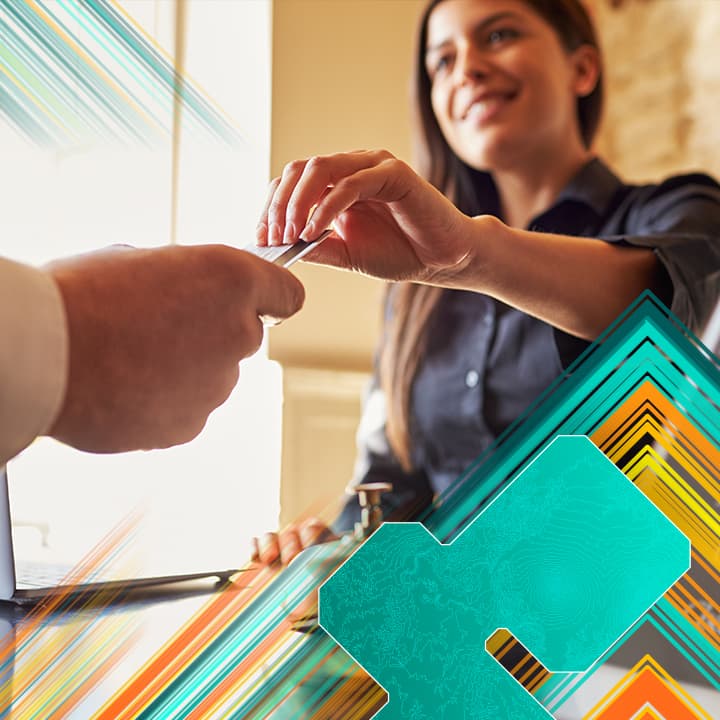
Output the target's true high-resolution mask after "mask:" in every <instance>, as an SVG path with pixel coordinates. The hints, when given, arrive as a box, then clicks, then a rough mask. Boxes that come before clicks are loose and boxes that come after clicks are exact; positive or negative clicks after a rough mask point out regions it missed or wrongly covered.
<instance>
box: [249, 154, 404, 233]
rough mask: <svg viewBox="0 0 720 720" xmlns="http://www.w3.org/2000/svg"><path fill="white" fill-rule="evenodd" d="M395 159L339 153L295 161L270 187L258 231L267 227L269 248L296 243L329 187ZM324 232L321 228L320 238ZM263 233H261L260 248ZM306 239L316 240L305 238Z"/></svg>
mask: <svg viewBox="0 0 720 720" xmlns="http://www.w3.org/2000/svg"><path fill="white" fill-rule="evenodd" d="M390 157H392V156H391V155H390V154H389V153H388V152H387V151H385V150H371V151H360V152H352V153H338V154H335V155H325V156H317V157H312V158H309V159H308V160H295V161H293V162H291V163H288V164H287V165H286V166H285V168H284V169H283V172H282V175H281V176H280V177H279V178H276V180H275V181H273V182H274V185H271V189H272V192H271V197H270V198H269V200H268V203H267V206H266V209H265V211H264V212H263V215H262V217H261V221H260V223H259V226H258V227H259V228H261V226H262V225H263V224H265V227H266V231H265V232H264V236H265V237H267V241H268V244H270V245H279V244H281V243H292V242H295V241H296V240H297V239H298V238H299V237H300V236H301V235H302V230H303V228H304V227H305V226H306V224H307V222H308V217H309V216H310V213H311V211H312V209H313V207H314V206H315V205H316V204H317V203H318V202H319V201H320V200H321V199H322V197H323V195H324V194H325V193H326V190H327V188H328V187H331V186H333V185H334V184H335V183H336V182H338V181H340V180H342V179H343V178H345V177H347V176H350V175H352V174H354V173H356V172H358V171H359V170H363V169H366V168H369V167H372V166H374V165H377V164H378V163H380V162H382V161H383V160H386V159H388V158H390ZM324 229H325V228H324V227H322V228H320V230H319V232H318V233H317V234H318V235H319V234H320V232H321V231H322V230H324ZM260 236H261V233H260V230H259V232H258V238H259V242H260V244H263V243H262V241H261V239H260ZM303 239H313V238H308V237H305V236H304V238H303Z"/></svg>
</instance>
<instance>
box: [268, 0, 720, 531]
mask: <svg viewBox="0 0 720 720" xmlns="http://www.w3.org/2000/svg"><path fill="white" fill-rule="evenodd" d="M602 80H603V66H602V59H601V55H600V50H599V47H598V43H597V40H596V36H595V30H594V28H593V26H592V23H591V21H590V18H589V16H588V15H587V13H586V11H585V9H584V6H583V5H582V4H581V3H580V2H579V0H433V2H430V3H429V4H428V6H427V8H426V10H425V12H424V14H423V15H422V17H421V22H420V28H419V35H418V46H417V51H416V56H415V97H414V109H415V113H416V117H417V120H418V122H417V123H416V138H415V139H416V144H417V147H418V150H419V152H418V171H419V172H415V171H413V170H412V169H411V168H410V167H408V166H407V165H406V164H405V163H403V162H401V161H399V160H398V159H396V158H394V157H393V156H392V155H391V154H390V153H387V152H384V151H363V152H352V153H340V154H335V155H329V156H323V157H315V158H311V159H309V160H299V161H295V162H292V163H290V164H288V165H287V166H286V167H285V169H284V171H283V173H282V175H281V176H280V177H278V178H277V179H276V180H275V181H274V182H273V184H272V185H271V191H270V198H269V202H268V206H267V210H266V212H265V213H264V214H263V216H262V217H261V222H260V224H259V228H258V241H259V243H260V244H264V243H268V242H269V243H270V244H277V243H279V242H281V240H282V238H285V240H286V241H287V240H291V241H292V240H295V239H296V238H297V236H298V235H299V236H300V237H302V238H304V239H312V238H313V237H315V236H316V235H317V234H319V232H320V231H322V230H323V229H324V228H326V227H329V226H332V227H333V228H334V233H333V234H332V235H331V236H330V237H328V238H327V239H326V240H325V241H324V242H323V244H322V245H321V246H319V247H318V248H317V250H315V251H314V253H311V255H310V256H309V257H310V259H311V260H313V261H315V262H319V263H324V264H328V265H334V266H336V267H341V268H345V269H351V270H354V271H360V272H363V273H367V274H370V275H374V276H377V277H381V278H384V279H387V280H391V281H395V282H394V284H393V285H391V286H390V289H389V292H388V296H387V297H388V299H387V305H386V326H385V332H384V334H383V342H382V345H381V347H380V352H379V363H378V368H377V373H376V376H375V381H374V384H373V386H372V389H371V391H370V396H369V400H368V403H367V408H368V409H367V412H366V415H365V417H364V419H363V422H362V423H361V431H360V455H359V458H358V462H357V465H356V474H355V477H354V482H355V483H367V482H388V481H389V482H392V483H393V485H394V488H395V489H394V491H393V493H391V494H389V495H387V496H386V497H385V499H384V506H385V507H384V509H385V512H386V517H387V516H392V517H395V518H400V519H407V518H411V517H414V516H416V515H417V514H418V513H420V512H421V511H422V510H423V509H424V508H425V507H426V506H427V504H428V503H429V502H430V501H431V499H432V498H433V497H434V496H435V495H436V494H437V493H441V492H443V491H444V490H446V489H447V488H448V487H450V486H451V485H452V484H453V482H454V481H455V479H456V478H457V476H458V475H459V474H460V473H461V472H462V471H463V469H464V468H465V467H467V465H468V464H469V463H470V462H472V460H474V459H475V457H477V455H478V454H479V453H480V452H481V451H482V450H484V449H485V448H487V447H488V446H489V445H490V444H491V443H492V442H493V440H494V439H495V438H497V437H498V435H499V434H500V433H501V432H502V431H503V430H504V429H505V428H507V427H508V426H509V425H510V424H511V423H512V422H513V421H514V420H515V419H516V418H517V417H518V416H519V415H520V414H521V413H522V411H523V410H524V409H525V408H526V407H527V405H528V404H529V403H530V402H531V401H532V400H533V399H534V398H535V397H536V396H537V395H538V394H539V393H540V392H541V391H542V390H543V389H544V388H545V387H547V386H548V384H549V383H550V382H552V380H553V379H555V378H556V377H557V376H558V375H559V374H561V373H562V371H563V369H564V368H565V367H567V365H568V364H569V363H570V362H572V360H573V359H574V358H576V357H577V356H578V354H579V353H580V352H581V351H582V350H583V349H584V348H585V347H587V345H588V343H589V341H592V340H594V339H595V338H596V337H597V336H598V335H599V334H600V333H601V332H602V330H603V329H604V328H605V327H607V326H608V325H609V324H610V323H611V322H612V320H613V319H614V318H615V317H616V316H617V315H618V314H619V313H620V312H621V311H622V310H623V309H624V308H625V307H627V305H628V304H629V303H630V302H631V301H632V300H633V299H635V297H637V295H638V294H639V293H640V292H642V291H643V290H645V289H650V290H652V291H653V292H655V293H656V294H657V295H658V296H659V297H660V298H661V299H663V300H664V301H665V302H666V303H667V304H669V305H671V306H672V309H673V311H674V312H675V313H676V314H677V315H678V316H679V317H680V318H681V320H683V322H685V323H686V324H688V325H690V326H691V327H693V328H695V329H699V328H701V327H702V326H703V325H704V323H705V321H706V319H707V317H708V314H709V312H710V310H711V308H712V306H713V304H714V302H715V300H716V299H717V295H718V292H719V290H720V284H719V280H720V246H719V245H718V241H717V240H716V238H717V237H718V236H719V235H720V187H718V185H717V183H716V182H715V181H714V180H713V179H712V178H710V177H708V176H706V175H691V176H682V177H674V178H670V179H668V180H666V181H664V182H662V183H660V184H657V185H645V186H635V185H628V184H625V183H623V182H622V181H621V180H620V179H619V178H618V177H617V176H616V175H615V174H614V173H613V172H612V171H611V170H610V169H609V168H608V167H607V166H606V165H605V164H604V163H603V162H602V161H601V160H600V159H599V158H598V157H597V156H596V154H595V153H594V151H593V150H592V141H593V138H594V135H595V132H596V130H597V127H598V123H599V119H600V114H601V108H602V95H603V92H602ZM313 206H316V209H315V210H314V213H313V215H312V220H311V222H310V223H309V224H307V225H306V219H307V217H308V214H309V213H310V210H311V208H313ZM356 517H357V511H356V509H355V502H354V500H352V499H351V500H350V501H349V504H348V505H347V506H346V509H345V512H344V513H343V515H342V516H341V518H340V519H339V520H338V522H337V523H336V527H337V528H338V529H347V528H349V527H351V526H352V523H353V520H355V519H356Z"/></svg>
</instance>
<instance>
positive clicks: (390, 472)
mask: <svg viewBox="0 0 720 720" xmlns="http://www.w3.org/2000/svg"><path fill="white" fill-rule="evenodd" d="M385 421H386V404H385V395H384V393H383V392H382V390H381V389H380V387H379V385H378V381H377V377H375V378H373V380H372V382H371V384H370V387H369V389H368V391H367V393H366V395H365V399H364V402H363V412H362V417H361V419H360V425H359V427H358V432H357V445H358V454H357V459H356V462H355V470H354V472H353V478H352V480H351V482H350V485H349V489H348V492H347V493H346V498H345V504H344V506H343V509H342V511H341V512H340V514H339V516H338V517H337V518H336V520H335V521H334V522H333V523H332V529H333V530H334V532H336V533H342V532H348V531H350V530H352V529H353V528H354V527H355V523H356V522H359V521H360V505H359V503H358V500H357V496H356V495H355V493H354V492H352V488H353V487H355V486H357V485H361V484H363V483H371V482H389V483H392V486H393V489H392V492H388V493H385V494H384V495H383V497H382V501H381V505H382V510H383V518H384V519H385V520H412V519H414V518H416V517H417V516H418V515H419V513H421V512H422V511H423V510H425V509H426V508H427V507H428V505H429V504H430V503H431V502H432V499H433V491H432V488H431V486H430V482H429V480H428V477H427V475H426V473H425V472H424V471H423V470H420V469H418V470H414V471H412V472H405V470H403V468H402V466H401V465H400V462H399V461H398V459H397V457H396V456H395V453H394V452H393V451H392V448H391V447H390V444H389V442H388V439H387V435H386V434H385Z"/></svg>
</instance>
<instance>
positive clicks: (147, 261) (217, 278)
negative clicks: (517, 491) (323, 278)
mask: <svg viewBox="0 0 720 720" xmlns="http://www.w3.org/2000/svg"><path fill="white" fill-rule="evenodd" d="M48 269H49V272H50V273H51V274H52V276H53V277H54V279H55V281H56V282H57V284H58V287H59V288H60V292H61V295H62V297H63V300H64V303H65V312H66V316H67V323H68V330H69V341H70V358H69V375H68V383H67V390H66V396H65V400H64V402H63V406H62V408H61V410H60V413H59V415H58V417H57V419H56V421H55V423H54V425H53V426H52V428H51V429H50V431H49V433H48V434H50V435H52V436H53V437H55V438H57V439H58V440H61V441H62V442H65V443H67V444H69V445H73V446H75V447H77V448H80V449H82V450H88V451H92V452H121V451H127V450H135V449H150V448H162V447H168V446H170V445H175V444H179V443H183V442H187V441H189V440H191V439H192V438H194V437H195V436H196V435H197V434H198V433H199V432H200V431H201V430H202V428H203V427H204V425H205V422H206V420H207V416H208V415H209V413H210V412H211V411H212V410H214V409H215V408H216V407H218V406H219V405H221V404H222V403H223V402H224V401H225V399H226V398H227V397H228V395H229V394H230V392H231V390H232V389H233V387H234V386H235V384H236V382H237V379H238V363H239V361H240V360H241V359H242V358H244V357H247V356H248V355H251V354H252V353H254V352H255V350H257V348H258V346H259V345H260V343H261V341H262V335H263V329H262V323H261V321H260V319H259V317H260V316H261V315H262V316H267V317H272V318H277V319H283V318H286V317H288V316H290V315H292V314H293V313H295V312H297V311H298V310H299V309H300V308H301V306H302V303H303V300H304V290H303V287H302V285H301V284H300V282H299V281H298V280H297V279H296V278H295V277H294V276H293V275H291V274H290V273H289V272H288V271H287V270H283V269H282V268H278V267H275V266H273V265H271V264H270V263H268V262H266V261H264V260H260V259H259V258H256V257H253V256H252V255H251V254H250V253H247V252H245V251H243V250H236V249H233V248H230V247H225V246H222V245H200V246H190V247H180V246H172V247H162V248H155V249H150V250H135V249H131V248H124V247H119V248H110V249H108V250H103V251H99V252H95V253H90V254H87V255H82V256H78V257H73V258H69V259H67V260H61V261H57V262H54V263H52V264H51V265H50V266H49V268H48Z"/></svg>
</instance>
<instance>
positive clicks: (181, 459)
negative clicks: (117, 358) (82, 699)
mask: <svg viewBox="0 0 720 720" xmlns="http://www.w3.org/2000/svg"><path fill="white" fill-rule="evenodd" d="M270 13H271V8H270V3H269V0H245V1H244V2H225V1H224V0H190V1H189V2H188V3H187V6H186V14H185V20H184V24H183V27H182V29H183V30H184V34H183V37H184V49H185V61H184V67H185V77H186V80H187V82H186V84H185V86H184V91H183V92H184V97H185V103H184V104H183V108H182V116H181V117H182V124H181V130H180V133H179V134H177V133H176V134H175V138H179V144H178V147H177V148H176V154H175V159H176V161H177V169H178V173H177V178H178V184H177V196H176V199H177V205H176V207H177V213H176V220H177V223H176V240H177V241H178V242H180V243H184V244H190V243H206V242H211V243H216V242H217V243H225V244H229V245H236V246H240V247H242V246H243V245H246V244H247V243H248V242H249V241H250V240H251V239H252V238H253V237H254V227H255V222H256V219H257V217H258V214H259V212H260V209H261V207H262V203H263V200H264V196H265V192H266V186H267V181H268V169H269V142H270ZM0 19H1V20H2V21H4V23H5V25H4V27H3V26H2V23H0V28H2V29H0V33H1V34H2V36H1V37H0V45H4V46H5V47H6V48H7V49H8V51H9V53H10V54H9V55H8V54H6V55H0V69H2V70H4V72H2V73H0V78H2V79H1V80H0V93H1V95H0V98H1V101H0V106H1V107H0V110H1V113H0V114H1V115H2V117H1V118H0V150H1V152H2V156H3V158H4V162H3V166H4V170H5V172H4V173H3V174H2V175H3V177H2V179H1V180H0V193H1V194H0V197H2V198H3V213H2V221H1V223H2V228H3V232H2V235H3V254H4V255H6V256H9V257H12V258H15V259H19V260H24V261H27V262H31V263H40V262H43V261H46V260H48V259H50V258H53V257H58V256H62V255H67V254H72V253H77V252H83V251H87V250H91V249H95V248H98V247H103V246H106V245H108V244H112V243H126V244H131V245H135V246H153V245H160V244H164V243H167V242H170V239H171V231H172V227H173V223H172V215H173V213H172V208H173V193H172V187H173V183H172V178H173V132H172V128H173V103H172V95H173V89H174V83H173V75H172V65H173V61H172V51H173V46H174V37H175V29H176V15H175V3H169V2H165V1H164V0H144V1H143V2H138V1H137V0H135V1H131V0H123V1H122V2H107V3H98V4H93V7H92V8H90V7H89V4H80V3H56V2H51V1H48V0H46V1H45V2H39V3H38V4H37V6H36V7H34V8H33V7H30V6H25V4H24V3H12V4H6V5H4V6H3V7H2V8H0ZM31 29H32V30H33V31H34V32H30V30H31ZM181 46H182V45H181ZM166 51H169V52H166ZM280 423H281V377H280V369H279V367H277V366H276V364H274V363H271V362H270V361H269V360H267V358H266V357H265V356H263V354H262V353H260V354H259V355H258V356H256V357H255V358H253V359H252V360H249V361H246V362H244V363H243V365H242V367H241V380H240V383H239V385H238V387H237V388H236V390H235V392H234V393H233V395H232V397H231V398H230V400H229V401H228V402H227V403H226V404H225V405H224V406H223V407H222V408H220V409H219V410H217V411H216V412H215V413H214V414H213V415H212V416H211V418H210V421H209V423H208V426H207V427H206V429H205V431H204V432H203V433H202V434H201V435H200V437H199V438H197V439H196V440H195V441H193V442H192V443H189V444H188V445H186V446H183V447H179V448H175V449H172V450H168V451H161V452H152V453H128V454H124V455H116V456H93V455H87V454H83V453H78V452H75V451H73V450H71V449H69V448H66V447H64V446H61V445H59V444H58V443H55V442H53V441H50V440H47V439H41V440H38V441H36V442H35V443H34V444H33V445H32V446H31V447H30V448H28V449H27V450H26V451H25V452H24V453H23V454H22V455H21V456H20V457H19V458H18V459H16V460H15V461H14V462H13V463H12V464H11V466H10V467H9V471H8V474H9V477H10V484H11V494H12V498H11V500H12V504H13V512H14V516H15V517H16V518H17V519H19V520H21V521H25V522H29V523H31V524H33V523H47V524H48V525H49V528H50V534H49V540H50V542H51V543H55V544H56V545H60V546H63V547H67V548H70V547H72V550H73V552H74V553H75V554H77V553H78V552H81V551H82V550H89V549H90V548H91V547H92V545H93V544H94V543H95V542H97V541H98V540H99V539H100V538H101V537H102V536H103V535H104V534H105V533H106V532H107V531H108V530H109V529H110V527H112V526H113V525H114V524H115V523H116V522H118V521H119V520H120V519H122V518H123V517H124V516H125V515H126V514H127V513H129V512H130V511H131V510H133V509H136V508H140V509H141V516H142V520H141V525H140V529H139V531H138V538H142V547H143V551H142V552H143V554H146V550H147V547H148V543H147V541H149V545H152V546H154V547H161V548H163V549H164V550H165V551H166V553H164V557H162V558H161V559H160V560H158V562H162V563H164V565H165V567H167V564H168V563H176V562H178V563H179V562H182V565H183V568H185V567H188V566H189V564H191V563H190V560H191V559H195V556H197V558H196V559H197V563H198V564H200V563H202V562H205V561H204V560H202V559H201V556H203V557H204V556H205V555H206V553H207V552H208V551H212V553H213V557H214V558H215V562H219V561H221V560H222V561H223V562H224V563H225V564H228V565H229V566H234V565H237V564H239V563H242V562H243V561H244V560H245V559H247V557H248V552H247V549H248V547H249V538H250V537H251V536H252V535H254V534H258V533H260V532H263V531H265V530H268V529H270V528H272V527H274V526H275V525H276V524H277V517H278V509H279V508H278V496H279V475H280V447H279V444H280V436H281V433H280ZM19 534H21V535H26V536H27V537H26V538H25V542H27V543H28V544H30V545H32V544H35V543H36V535H35V532H34V530H32V529H30V530H27V529H22V528H21V532H20V533H19ZM21 542H22V540H21ZM155 559H157V558H155Z"/></svg>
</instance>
